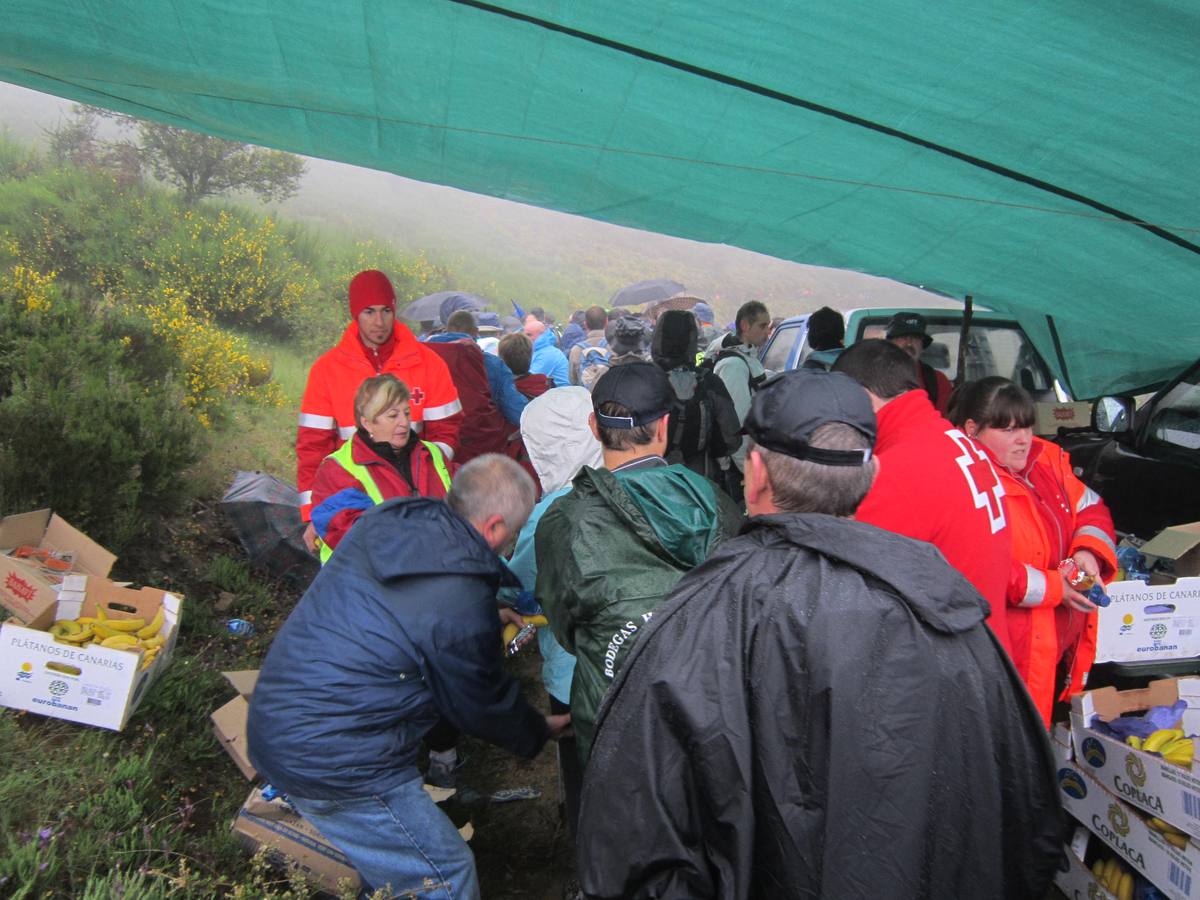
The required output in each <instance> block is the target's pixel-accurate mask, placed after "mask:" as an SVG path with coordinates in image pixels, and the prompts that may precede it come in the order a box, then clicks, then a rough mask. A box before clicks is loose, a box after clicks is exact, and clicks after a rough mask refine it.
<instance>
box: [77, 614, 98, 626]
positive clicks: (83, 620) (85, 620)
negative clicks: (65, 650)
mask: <svg viewBox="0 0 1200 900" xmlns="http://www.w3.org/2000/svg"><path fill="white" fill-rule="evenodd" d="M75 621H76V622H78V623H79V624H80V625H95V624H96V623H97V622H99V621H100V620H99V619H97V618H96V617H95V616H80V617H79V618H78V619H76V620H75Z"/></svg>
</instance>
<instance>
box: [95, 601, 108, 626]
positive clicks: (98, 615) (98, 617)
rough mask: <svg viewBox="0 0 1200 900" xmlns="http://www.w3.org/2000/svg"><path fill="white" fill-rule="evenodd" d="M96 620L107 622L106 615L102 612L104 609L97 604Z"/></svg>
mask: <svg viewBox="0 0 1200 900" xmlns="http://www.w3.org/2000/svg"><path fill="white" fill-rule="evenodd" d="M96 620H97V621H99V622H107V621H108V613H106V612H105V611H104V607H103V606H100V605H99V604H97V606H96Z"/></svg>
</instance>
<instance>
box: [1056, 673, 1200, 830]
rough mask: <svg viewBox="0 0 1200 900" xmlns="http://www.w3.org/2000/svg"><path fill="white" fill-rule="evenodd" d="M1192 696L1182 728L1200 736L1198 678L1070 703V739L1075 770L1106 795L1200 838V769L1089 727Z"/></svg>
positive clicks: (1103, 692) (1101, 692) (1084, 696)
mask: <svg viewBox="0 0 1200 900" xmlns="http://www.w3.org/2000/svg"><path fill="white" fill-rule="evenodd" d="M1189 696H1190V697H1192V699H1191V700H1190V701H1189V702H1190V704H1191V707H1192V708H1189V709H1188V710H1187V711H1186V712H1185V713H1184V714H1183V722H1182V728H1183V730H1184V732H1185V733H1186V734H1200V679H1198V678H1179V679H1177V678H1167V679H1162V680H1159V681H1152V682H1150V684H1149V685H1148V686H1147V687H1145V688H1141V689H1138V690H1131V691H1118V690H1117V689H1116V688H1111V687H1107V688H1100V689H1098V690H1095V691H1084V692H1083V693H1080V694H1076V695H1075V696H1074V697H1072V698H1071V739H1072V742H1073V744H1074V749H1075V765H1076V766H1078V767H1080V768H1082V769H1083V770H1084V771H1085V772H1087V773H1088V775H1090V776H1091V777H1092V778H1094V779H1096V780H1097V781H1098V782H1100V784H1102V785H1104V787H1105V789H1107V790H1109V791H1112V792H1113V793H1114V794H1116V795H1118V796H1119V797H1121V799H1123V800H1124V801H1126V802H1127V803H1131V804H1133V805H1134V806H1137V807H1139V808H1141V809H1143V810H1145V811H1146V812H1147V813H1149V814H1150V815H1152V816H1158V817H1159V818H1160V819H1163V820H1165V821H1167V822H1170V823H1171V824H1172V825H1174V826H1175V827H1176V828H1178V829H1180V830H1182V831H1185V832H1187V833H1188V834H1189V835H1191V836H1192V837H1195V838H1200V765H1197V764H1196V763H1195V762H1193V764H1192V769H1188V768H1185V767H1184V766H1179V765H1175V764H1174V763H1170V762H1167V761H1166V760H1164V759H1162V758H1161V757H1160V756H1156V755H1155V754H1153V753H1146V752H1143V751H1141V750H1134V749H1133V748H1132V747H1130V746H1129V745H1128V744H1126V743H1124V742H1122V741H1119V740H1116V739H1115V738H1111V737H1108V736H1107V735H1103V734H1100V733H1099V732H1097V731H1094V730H1092V728H1091V727H1090V725H1091V724H1092V723H1093V722H1094V721H1095V719H1097V718H1099V719H1100V720H1102V721H1105V722H1108V721H1111V720H1113V719H1115V718H1118V717H1119V716H1121V715H1123V714H1125V713H1132V712H1140V711H1143V710H1147V709H1149V708H1150V707H1152V706H1170V705H1172V704H1173V703H1175V701H1176V700H1178V699H1180V698H1181V697H1182V698H1183V699H1185V700H1187V699H1188V698H1189Z"/></svg>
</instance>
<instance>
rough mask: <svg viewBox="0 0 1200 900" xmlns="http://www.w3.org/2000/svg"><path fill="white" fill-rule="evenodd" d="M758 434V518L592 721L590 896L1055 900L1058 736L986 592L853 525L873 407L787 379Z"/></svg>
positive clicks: (840, 389)
mask: <svg viewBox="0 0 1200 900" xmlns="http://www.w3.org/2000/svg"><path fill="white" fill-rule="evenodd" d="M746 431H747V433H748V434H749V435H750V437H751V438H752V439H753V442H754V443H753V444H752V445H751V451H750V453H749V455H748V458H747V464H746V499H747V503H748V506H749V510H750V513H751V515H752V516H754V518H752V519H751V520H750V521H749V522H748V523H747V525H746V527H745V528H744V529H743V532H742V535H741V536H740V537H738V538H735V539H733V540H730V541H727V542H725V543H724V544H723V545H722V546H721V547H720V548H718V550H717V551H716V553H715V554H714V555H713V556H712V557H710V558H709V559H708V560H707V561H706V562H705V563H704V564H702V565H701V566H699V567H698V568H697V569H695V570H694V571H693V572H691V573H690V574H689V575H687V576H685V577H684V578H683V580H682V581H680V582H679V585H678V586H677V587H676V588H675V590H674V591H673V593H672V594H671V595H670V596H669V597H668V598H667V599H666V600H664V602H663V604H662V605H661V606H659V608H658V611H657V612H656V614H655V616H654V618H653V620H652V621H651V622H650V623H649V625H648V627H647V628H646V630H645V631H644V633H643V634H642V635H641V637H640V640H639V641H638V643H637V644H636V645H635V646H634V647H633V649H632V651H631V654H630V658H629V660H628V661H627V663H626V665H625V668H624V669H623V670H622V672H621V673H620V675H619V676H618V677H617V679H616V681H615V682H614V684H613V686H612V688H611V689H610V691H609V693H608V697H607V699H606V701H605V703H604V705H603V706H602V708H601V710H600V713H599V717H598V722H597V732H596V738H595V744H594V748H593V752H592V757H591V761H590V763H589V767H588V770H587V776H586V781H585V785H584V794H583V808H582V813H581V819H580V829H579V847H580V848H581V849H580V853H579V860H578V863H579V869H580V880H581V884H582V886H583V890H584V893H585V894H586V895H587V896H589V897H593V898H608V897H630V898H637V897H657V898H671V897H689V898H696V897H721V898H748V897H755V898H759V897H761V898H786V897H797V898H800V897H803V898H818V897H822V898H831V900H834V898H836V900H847V898H879V897H887V898H889V900H900V898H914V900H915V898H938V900H941V898H945V900H950V898H956V900H958V898H971V900H987V898H1013V900H1015V898H1028V897H1034V898H1036V897H1041V896H1042V895H1043V893H1044V891H1045V890H1046V888H1047V886H1048V884H1049V881H1050V879H1051V877H1052V876H1053V872H1054V869H1055V865H1056V861H1057V858H1058V856H1059V853H1060V849H1061V844H1060V843H1059V837H1060V829H1061V825H1062V819H1061V816H1062V813H1061V808H1060V806H1059V801H1058V796H1057V792H1056V790H1055V787H1054V763H1053V757H1052V754H1051V750H1050V747H1049V743H1048V741H1047V737H1046V734H1045V732H1044V730H1043V728H1042V726H1041V722H1040V719H1039V717H1038V714H1037V712H1036V710H1035V709H1034V707H1033V705H1032V703H1031V701H1030V700H1029V697H1028V694H1027V693H1026V692H1025V689H1024V687H1023V686H1022V684H1021V682H1020V679H1019V678H1018V677H1017V674H1016V672H1015V671H1014V670H1013V668H1012V665H1011V664H1010V663H1009V661H1008V659H1007V657H1006V656H1005V654H1004V651H1003V649H1001V647H1000V645H999V644H998V643H997V641H996V639H995V638H994V637H993V635H992V634H991V632H990V631H989V630H988V629H987V628H986V627H985V625H984V616H985V614H986V602H985V601H984V600H983V599H982V598H981V597H980V595H979V594H978V593H977V592H976V591H975V589H974V588H972V587H971V585H970V584H969V583H968V582H967V581H966V580H965V579H964V578H963V577H962V576H961V575H959V574H958V572H956V571H955V570H953V569H951V568H950V566H949V565H947V564H946V562H945V561H944V560H943V558H942V557H941V555H940V554H939V553H938V552H937V550H935V549H934V548H933V547H932V546H930V545H929V544H926V543H921V542H917V541H913V540H910V539H908V538H905V537H902V536H899V535H895V534H889V533H887V532H884V531H881V530H879V529H876V528H874V527H873V526H870V525H865V524H861V523H857V522H854V521H853V520H852V519H851V516H852V514H853V511H854V508H855V507H856V506H857V505H858V502H859V501H860V500H861V499H862V496H863V495H864V494H865V493H866V491H867V489H868V487H869V486H870V482H871V480H872V478H873V474H874V467H875V466H876V462H875V461H874V460H873V459H871V450H870V448H871V445H872V442H873V440H874V435H875V421H874V415H873V414H872V412H871V407H870V403H869V401H868V399H867V397H866V394H865V393H863V392H862V390H861V388H859V387H858V386H857V385H856V384H855V383H854V382H853V381H851V380H850V379H848V378H847V377H846V376H843V375H841V374H840V373H828V372H823V371H811V370H802V371H797V372H790V373H787V374H785V375H781V376H779V377H778V378H776V379H774V380H773V382H769V383H768V384H767V385H765V386H764V388H763V389H762V390H761V391H760V392H759V393H758V394H757V395H756V396H755V398H754V402H753V405H752V407H751V412H750V415H749V416H748V418H747V423H746Z"/></svg>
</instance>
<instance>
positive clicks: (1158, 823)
mask: <svg viewBox="0 0 1200 900" xmlns="http://www.w3.org/2000/svg"><path fill="white" fill-rule="evenodd" d="M1149 825H1150V827H1151V828H1153V829H1155V830H1156V831H1161V832H1163V833H1164V834H1183V832H1182V831H1180V830H1179V829H1178V828H1176V827H1175V826H1174V825H1172V824H1171V823H1170V822H1167V821H1166V820H1164V819H1160V818H1159V817H1158V816H1151V817H1150V819H1149Z"/></svg>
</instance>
